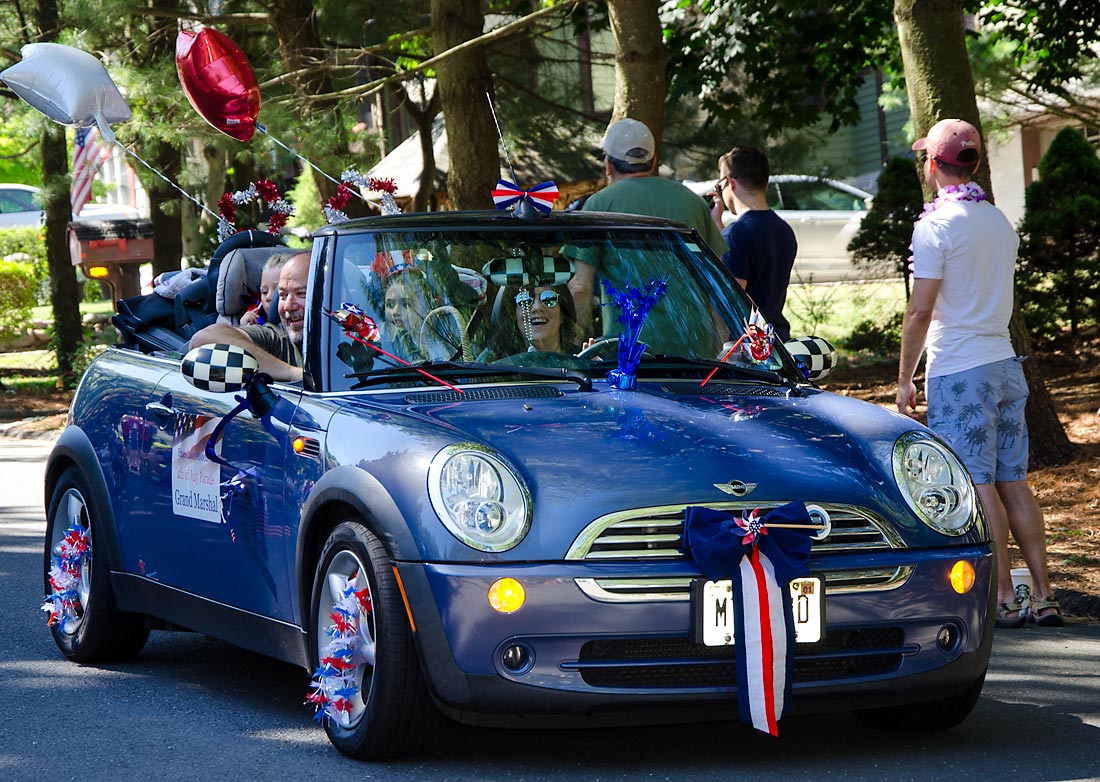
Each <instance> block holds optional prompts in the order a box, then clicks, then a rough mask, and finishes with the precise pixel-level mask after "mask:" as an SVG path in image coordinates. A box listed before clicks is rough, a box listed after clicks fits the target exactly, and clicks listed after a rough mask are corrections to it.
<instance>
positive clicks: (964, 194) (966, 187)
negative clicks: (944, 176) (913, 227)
mask: <svg viewBox="0 0 1100 782" xmlns="http://www.w3.org/2000/svg"><path fill="white" fill-rule="evenodd" d="M988 200H989V195H988V194H987V193H986V192H985V191H984V190H982V186H981V185H979V184H978V183H977V182H964V183H963V184H961V185H946V186H945V187H942V188H940V191H939V192H938V193H936V197H935V198H934V199H933V200H932V203H930V204H925V205H924V208H923V209H922V211H921V216H920V217H918V218H917V220H918V221H919V220H923V219H924V218H925V217H927V216H928V215H930V214H932V213H933V212H935V211H936V210H937V209H939V208H940V207H941V206H943V205H944V204H947V203H951V202H953V201H975V202H981V201H988Z"/></svg>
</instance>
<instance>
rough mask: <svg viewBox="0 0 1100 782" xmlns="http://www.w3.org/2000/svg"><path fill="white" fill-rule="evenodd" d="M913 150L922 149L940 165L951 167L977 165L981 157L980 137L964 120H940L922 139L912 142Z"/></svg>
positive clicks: (975, 129) (976, 130)
mask: <svg viewBox="0 0 1100 782" xmlns="http://www.w3.org/2000/svg"><path fill="white" fill-rule="evenodd" d="M913 149H915V150H919V149H924V150H927V151H928V154H929V155H931V156H932V157H934V158H935V159H936V160H938V161H939V162H941V163H947V164H948V165H951V166H963V167H964V168H965V167H970V166H975V165H977V163H978V161H979V160H981V157H982V137H981V136H980V135H979V134H978V129H977V128H976V127H974V126H973V125H971V124H970V123H969V122H967V121H966V120H961V119H941V120H940V121H939V122H937V123H936V124H935V125H933V126H932V128H931V130H929V131H928V135H927V136H925V137H924V138H919V139H917V140H916V141H915V142H913Z"/></svg>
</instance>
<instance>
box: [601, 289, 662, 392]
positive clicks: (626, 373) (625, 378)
mask: <svg viewBox="0 0 1100 782" xmlns="http://www.w3.org/2000/svg"><path fill="white" fill-rule="evenodd" d="M603 286H604V289H605V290H606V291H607V295H608V296H610V297H611V299H612V301H614V302H615V306H617V307H618V308H619V323H621V324H623V331H622V332H621V333H620V334H619V366H618V368H616V369H613V370H611V371H610V372H608V373H607V382H608V383H610V384H611V387H612V388H617V389H619V390H621V391H633V390H634V389H635V388H636V387H637V385H638V378H637V376H636V373H637V371H638V364H639V363H641V360H642V354H643V353H644V352H645V349H646V344H645V343H644V342H642V341H641V339H640V337H641V335H642V326H644V325H645V319H646V317H647V316H648V315H649V312H650V310H652V309H653V308H654V307H655V306H656V305H657V302H658V301H660V300H661V297H662V296H664V295H665V290H666V289H667V288H668V280H667V279H664V280H650V281H649V282H648V283H646V285H645V286H644V287H642V288H638V287H636V286H633V285H629V286H627V287H626V288H624V289H623V290H619V289H618V288H616V287H615V286H614V285H612V284H611V283H610V282H608V281H607V280H604V283H603Z"/></svg>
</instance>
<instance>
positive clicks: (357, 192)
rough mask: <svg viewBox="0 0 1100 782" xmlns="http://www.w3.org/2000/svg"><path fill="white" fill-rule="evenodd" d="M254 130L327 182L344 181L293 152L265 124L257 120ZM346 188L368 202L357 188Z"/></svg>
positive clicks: (336, 182)
mask: <svg viewBox="0 0 1100 782" xmlns="http://www.w3.org/2000/svg"><path fill="white" fill-rule="evenodd" d="M256 130H258V131H260V132H261V133H263V134H264V135H265V136H267V137H268V138H269V139H271V140H272V141H274V142H275V143H276V144H278V145H279V146H280V147H282V148H283V149H285V150H286V151H287V152H289V153H290V154H292V155H294V157H296V158H298V159H299V160H301V161H302V162H303V163H305V164H306V165H307V166H309V167H310V168H312V169H313V170H314V171H316V172H317V173H318V174H320V175H321V176H323V177H324V178H325V179H327V180H328V181H329V182H332V183H333V184H334V185H337V186H339V185H342V184H344V183H343V182H341V181H340V180H339V179H333V178H332V177H331V176H329V175H328V174H326V173H325V172H324V171H322V170H321V169H320V168H318V167H317V166H316V165H314V164H313V161H311V160H309V159H307V158H304V157H302V156H301V155H299V154H298V153H297V152H295V151H294V150H293V149H291V148H290V147H288V146H287V145H286V144H284V143H283V142H281V141H280V140H279V139H277V138H275V137H274V136H272V135H271V134H270V133H268V132H267V128H266V127H265V126H263V125H261V124H260V123H259V122H257V123H256ZM348 190H350V191H351V192H352V193H355V195H357V196H359V197H360V198H361V199H363V200H364V201H366V202H367V203H368V204H369V203H370V200H369V199H367V197H366V196H364V195H363V194H362V193H360V192H359V188H354V187H349V188H348Z"/></svg>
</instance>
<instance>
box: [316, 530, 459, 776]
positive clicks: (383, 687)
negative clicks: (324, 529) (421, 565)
mask: <svg viewBox="0 0 1100 782" xmlns="http://www.w3.org/2000/svg"><path fill="white" fill-rule="evenodd" d="M392 568H393V565H392V562H391V561H390V557H389V553H388V552H387V551H386V548H385V546H383V545H382V542H381V541H380V540H379V539H378V538H377V537H375V536H374V535H373V534H372V533H371V532H370V530H368V529H367V528H366V527H365V526H363V524H361V523H360V522H359V521H357V520H353V519H349V520H345V521H344V522H342V523H341V524H339V525H338V526H337V527H336V528H335V529H334V530H333V531H332V534H330V535H329V537H328V540H327V541H326V542H325V546H324V548H323V550H322V552H321V557H320V560H319V561H318V563H317V569H316V571H315V575H314V580H313V599H312V614H311V615H312V617H313V621H312V623H311V627H312V628H313V632H312V634H311V652H312V659H314V660H315V661H317V666H318V669H319V670H320V669H324V668H325V667H326V666H327V665H331V660H332V659H333V658H334V657H335V658H336V659H338V660H340V661H346V662H348V663H350V670H348V671H347V672H346V673H344V675H343V676H341V677H332V680H326V679H325V678H323V677H315V679H314V686H315V687H318V685H320V687H318V689H323V690H324V691H325V698H326V699H328V701H329V702H330V703H331V702H333V701H335V699H337V698H340V699H342V700H341V701H340V704H339V708H332V709H331V710H330V712H329V714H327V715H326V716H325V717H323V720H322V721H323V723H324V726H325V732H326V733H327V734H328V737H329V740H330V741H331V742H332V743H333V745H335V746H336V748H337V749H339V750H340V751H341V752H342V753H344V754H345V755H348V756H349V757H354V758H360V759H378V758H385V757H394V756H399V755H409V754H415V753H417V752H419V751H421V750H423V749H424V748H425V747H427V746H428V745H429V744H430V743H431V742H432V741H434V740H435V739H436V737H437V736H438V735H439V732H440V729H441V728H442V724H443V717H442V715H441V714H440V712H439V710H438V709H437V708H436V707H435V704H434V703H433V702H432V700H431V696H430V695H429V693H428V688H427V685H426V683H425V682H424V677H423V674H422V673H421V670H420V661H419V659H418V657H417V653H416V646H415V644H414V642H413V638H412V633H411V632H410V630H409V625H408V621H407V620H406V615H405V604H404V600H403V598H402V596H401V592H400V589H399V587H398V585H397V579H396V577H395V575H394V573H393V569H392ZM349 590H350V591H349ZM351 596H354V599H353V600H351V601H349V600H347V599H345V598H348V597H351ZM349 606H350V607H351V609H350V613H354V614H357V616H354V617H353V619H354V624H353V626H352V625H349V624H347V623H346V622H345V621H344V620H346V619H347V613H348V612H349V611H348V608H349ZM334 614H339V615H341V616H342V618H341V620H340V622H341V623H340V624H339V625H338V624H337V621H338V620H337V619H335V618H334ZM337 636H339V638H338V642H337V643H336V644H335V645H334V644H333V640H332V639H334V638H337ZM334 647H335V648H337V649H338V650H339V652H334ZM326 660H329V661H330V662H328V663H326Z"/></svg>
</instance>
